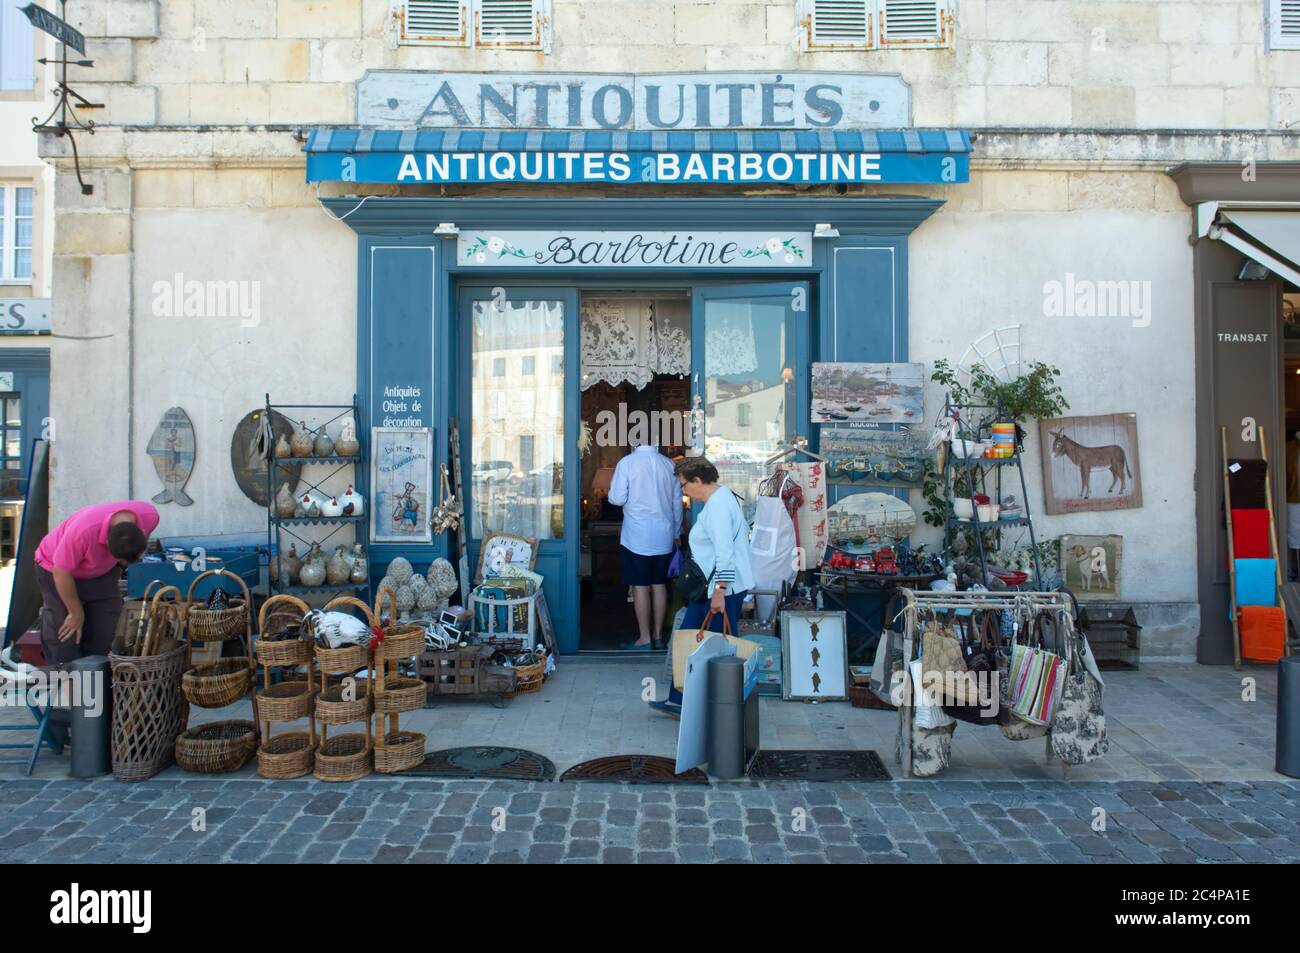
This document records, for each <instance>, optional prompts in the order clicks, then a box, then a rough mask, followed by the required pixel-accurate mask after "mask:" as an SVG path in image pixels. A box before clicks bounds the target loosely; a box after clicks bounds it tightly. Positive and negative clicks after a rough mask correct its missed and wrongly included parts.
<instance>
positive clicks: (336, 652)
mask: <svg viewBox="0 0 1300 953" xmlns="http://www.w3.org/2000/svg"><path fill="white" fill-rule="evenodd" d="M345 606H346V607H347V608H351V609H359V610H360V611H361V615H362V618H363V619H364V620H365V623H366V625H367V627H369V629H370V630H371V631H372V632H377V631H378V628H379V625H378V622H377V621H376V619H375V615H374V613H373V612H371V611H370V606H368V605H366V604H365V603H364V602H362V601H361V600H360V599H358V598H356V597H355V596H339V597H337V598H335V599H331V600H330V601H329V602H327V603H325V611H326V612H331V611H333V610H335V609H341V608H343V607H345ZM369 664H370V647H369V646H368V645H344V646H341V647H339V648H337V649H328V648H324V647H323V646H320V645H317V646H316V667H317V668H319V669H320V670H321V671H322V672H325V673H326V674H329V675H351V674H352V673H353V672H356V671H357V670H359V669H363V668H366V667H367V666H368V665H369Z"/></svg>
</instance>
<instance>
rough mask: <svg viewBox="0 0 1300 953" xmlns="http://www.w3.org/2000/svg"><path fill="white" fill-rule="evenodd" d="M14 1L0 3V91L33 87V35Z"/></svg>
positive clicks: (31, 28)
mask: <svg viewBox="0 0 1300 953" xmlns="http://www.w3.org/2000/svg"><path fill="white" fill-rule="evenodd" d="M32 31H33V27H32V25H31V23H30V22H29V21H28V19H27V17H26V16H24V15H23V14H22V12H21V11H19V9H18V5H17V4H16V3H0V90H9V91H19V90H25V91H29V92H30V91H31V90H33V89H35V88H36V54H35V50H36V36H35V34H34V33H33V32H32Z"/></svg>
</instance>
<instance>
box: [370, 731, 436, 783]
mask: <svg viewBox="0 0 1300 953" xmlns="http://www.w3.org/2000/svg"><path fill="white" fill-rule="evenodd" d="M423 760H424V735H422V734H420V733H419V732H418V731H393V732H389V733H388V734H386V735H384V743H383V744H382V745H376V746H375V770H376V771H378V772H379V773H380V774H396V773H397V772H398V771H406V770H409V769H410V768H414V767H415V766H416V765H417V764H419V763H420V762H421V761H423Z"/></svg>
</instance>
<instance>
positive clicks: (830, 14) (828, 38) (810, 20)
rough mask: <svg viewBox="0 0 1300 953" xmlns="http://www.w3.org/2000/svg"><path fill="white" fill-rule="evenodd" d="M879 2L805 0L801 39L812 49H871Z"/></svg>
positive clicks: (865, 0)
mask: <svg viewBox="0 0 1300 953" xmlns="http://www.w3.org/2000/svg"><path fill="white" fill-rule="evenodd" d="M875 6H876V0H806V2H805V4H804V11H803V17H802V23H803V29H802V31H801V33H802V36H801V38H802V39H803V40H804V41H805V45H806V47H807V48H808V49H810V50H834V49H857V50H863V49H871V48H872V47H873V46H875V45H876V44H875V28H874V23H873V18H874V14H875Z"/></svg>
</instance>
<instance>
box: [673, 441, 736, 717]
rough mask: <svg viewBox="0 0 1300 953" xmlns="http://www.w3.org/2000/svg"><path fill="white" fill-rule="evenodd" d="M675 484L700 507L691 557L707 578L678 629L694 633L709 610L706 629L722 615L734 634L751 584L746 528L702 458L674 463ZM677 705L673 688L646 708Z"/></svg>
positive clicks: (718, 627) (716, 625)
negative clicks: (704, 591) (701, 595)
mask: <svg viewBox="0 0 1300 953" xmlns="http://www.w3.org/2000/svg"><path fill="white" fill-rule="evenodd" d="M677 482H678V483H680V484H681V486H682V492H683V493H685V494H686V495H687V496H688V497H690V498H691V500H693V501H694V502H696V503H700V504H703V505H702V507H701V509H700V513H699V516H698V517H697V518H696V520H695V525H694V526H692V527H691V535H690V544H691V558H692V559H694V560H695V564H696V565H697V566H699V567H700V572H702V573H703V574H704V578H705V579H707V580H709V588H708V594H707V595H706V596H705V597H704V598H703V599H700V600H699V601H697V602H692V603H690V604H688V605H687V606H686V615H685V618H683V620H682V626H681V627H682V628H683V629H698V628H699V627H700V626H701V625H703V624H704V620H705V618H707V617H708V615H709V613H710V612H712V613H713V620H712V623H711V624H710V626H709V628H710V630H711V631H714V632H721V631H722V630H723V618H724V617H725V618H726V620H727V622H728V623H729V624H730V631H731V634H732V635H738V634H739V633H740V607H741V604H742V603H744V601H745V597H746V596H747V595H748V594H749V590H750V589H752V588H753V586H754V569H753V565H752V563H751V560H750V552H749V524H748V522H746V520H745V514H744V512H743V511H742V510H741V508H740V502H739V500H738V499H737V498H736V494H735V493H733V492H732V491H731V488H730V487H728V486H725V485H724V484H722V483H719V482H718V468H717V467H715V466H714V465H713V464H712V463H710V462H709V461H708V460H706V459H705V458H704V457H687V458H686V459H685V460H682V461H681V462H680V463H678V464H677ZM671 655H672V653H671V652H669V656H670V657H671ZM670 684H671V683H670ZM681 704H682V696H681V692H679V691H677V689H676V688H675V687H674V688H671V689H670V690H669V693H668V699H667V700H666V701H661V702H660V701H655V702H651V703H650V707H651V708H653V709H655V710H656V711H660V712H663V713H664V714H665V715H671V716H673V717H678V716H679V715H680V713H681Z"/></svg>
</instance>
